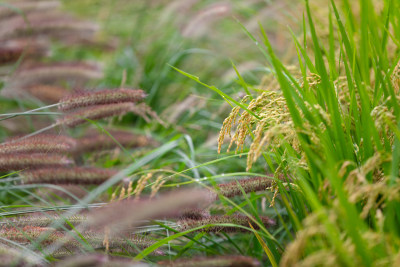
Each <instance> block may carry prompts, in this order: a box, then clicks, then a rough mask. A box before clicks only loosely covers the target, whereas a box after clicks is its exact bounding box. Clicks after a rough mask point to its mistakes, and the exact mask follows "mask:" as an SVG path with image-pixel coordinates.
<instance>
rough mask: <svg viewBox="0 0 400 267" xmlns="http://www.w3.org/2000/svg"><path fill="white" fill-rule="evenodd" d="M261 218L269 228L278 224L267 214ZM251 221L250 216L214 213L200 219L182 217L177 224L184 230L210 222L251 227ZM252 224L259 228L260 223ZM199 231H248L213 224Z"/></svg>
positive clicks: (256, 228)
mask: <svg viewBox="0 0 400 267" xmlns="http://www.w3.org/2000/svg"><path fill="white" fill-rule="evenodd" d="M260 219H261V220H262V223H263V224H264V226H265V227H266V228H269V227H271V226H274V225H275V224H276V222H275V220H273V219H271V218H269V217H266V216H260ZM249 222H252V221H251V220H250V218H249V217H247V216H244V215H212V216H209V217H204V218H201V219H199V220H194V219H181V220H179V221H178V222H177V224H178V229H179V230H180V231H182V232H184V231H187V230H190V229H193V228H197V227H200V226H205V225H209V224H235V225H239V226H246V227H249ZM252 225H253V227H254V229H255V230H258V229H259V227H258V225H256V224H254V223H252ZM198 231H204V232H212V233H218V232H227V233H234V232H243V231H246V229H243V228H240V227H235V226H223V225H212V226H208V227H205V228H202V229H200V230H198Z"/></svg>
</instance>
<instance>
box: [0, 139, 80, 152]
mask: <svg viewBox="0 0 400 267" xmlns="http://www.w3.org/2000/svg"><path fill="white" fill-rule="evenodd" d="M75 146H76V141H75V139H73V138H71V137H68V136H62V135H51V134H38V135H35V136H32V137H29V138H24V139H19V138H13V139H11V140H8V141H7V142H5V143H2V144H0V154H12V153H69V152H72V151H73V150H74V149H75Z"/></svg>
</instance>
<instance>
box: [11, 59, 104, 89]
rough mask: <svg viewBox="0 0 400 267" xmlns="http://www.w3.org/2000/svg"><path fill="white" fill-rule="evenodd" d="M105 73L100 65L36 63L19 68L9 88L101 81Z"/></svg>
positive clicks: (86, 63) (85, 63)
mask: <svg viewBox="0 0 400 267" xmlns="http://www.w3.org/2000/svg"><path fill="white" fill-rule="evenodd" d="M102 77H103V71H102V69H101V67H100V66H99V65H98V64H94V63H88V62H63V63H46V64H45V63H42V64H39V63H35V64H29V65H24V66H23V67H21V68H19V69H18V71H16V73H15V74H14V76H13V77H12V78H11V79H10V80H9V82H8V84H7V86H6V89H7V88H22V89H23V88H26V87H27V86H31V85H34V84H47V85H51V84H60V83H61V82H74V83H82V82H87V81H89V80H94V79H100V78H102Z"/></svg>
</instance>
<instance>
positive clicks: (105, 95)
mask: <svg viewBox="0 0 400 267" xmlns="http://www.w3.org/2000/svg"><path fill="white" fill-rule="evenodd" d="M145 97H146V94H145V92H144V91H143V90H133V89H112V90H101V91H98V92H91V91H85V92H78V93H74V94H70V95H68V96H66V97H64V98H63V99H61V100H60V102H59V104H60V105H59V106H58V108H59V109H60V110H63V111H67V110H71V109H77V108H82V107H88V106H95V105H105V104H115V103H123V102H132V103H135V102H139V101H142V100H143V99H144V98H145Z"/></svg>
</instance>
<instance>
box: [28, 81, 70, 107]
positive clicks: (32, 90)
mask: <svg viewBox="0 0 400 267" xmlns="http://www.w3.org/2000/svg"><path fill="white" fill-rule="evenodd" d="M22 89H23V90H24V91H27V92H29V94H30V95H31V96H33V97H35V98H37V99H39V100H41V101H43V102H44V103H48V104H54V103H57V102H58V101H60V99H62V98H63V97H65V96H66V95H68V94H69V91H68V90H67V89H65V88H64V87H61V86H56V85H46V84H35V85H31V86H26V87H24V88H22Z"/></svg>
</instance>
